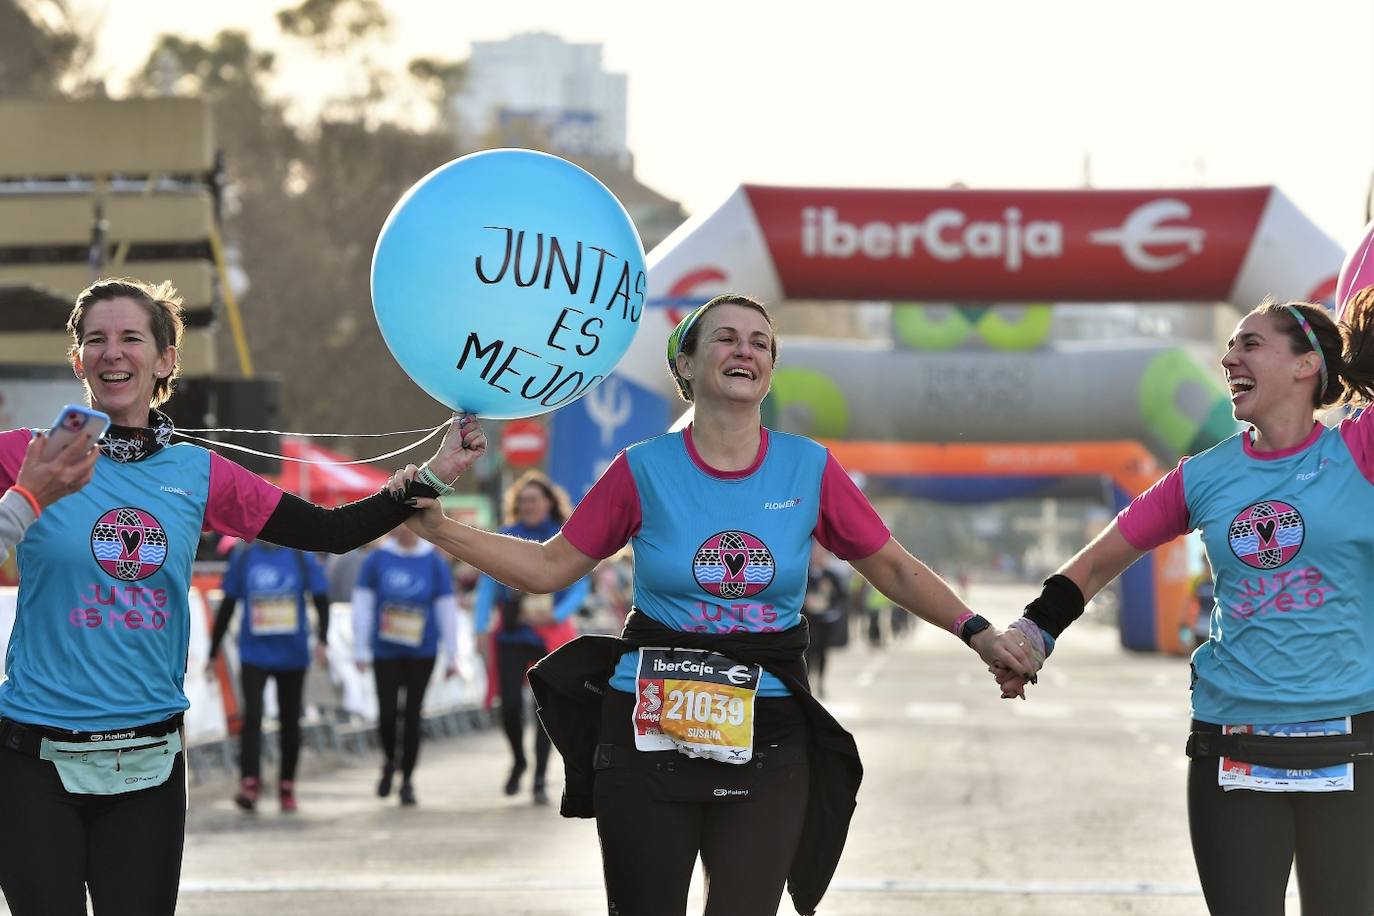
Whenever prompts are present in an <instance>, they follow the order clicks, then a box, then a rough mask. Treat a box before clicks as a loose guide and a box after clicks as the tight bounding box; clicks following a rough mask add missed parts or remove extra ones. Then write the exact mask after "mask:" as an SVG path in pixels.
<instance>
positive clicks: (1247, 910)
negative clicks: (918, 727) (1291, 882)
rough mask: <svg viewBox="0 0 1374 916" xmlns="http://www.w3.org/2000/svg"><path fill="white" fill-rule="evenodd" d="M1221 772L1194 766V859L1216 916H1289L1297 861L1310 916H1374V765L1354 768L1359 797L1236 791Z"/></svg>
mask: <svg viewBox="0 0 1374 916" xmlns="http://www.w3.org/2000/svg"><path fill="white" fill-rule="evenodd" d="M1367 715H1368V714H1366V716H1367ZM1366 716H1357V717H1356V720H1355V721H1356V725H1355V729H1356V731H1360V730H1361V726H1362V725H1363V724H1364V723H1361V721H1360V720H1361V719H1365V720H1366V722H1368V721H1369V720H1368V719H1366ZM1370 724H1374V723H1370ZM1193 728H1194V729H1195V730H1201V729H1211V730H1215V728H1216V726H1209V725H1207V724H1205V723H1201V722H1196V721H1195V722H1194V723H1193ZM1292 740H1301V739H1292ZM1218 765H1219V764H1218V761H1217V759H1216V758H1215V757H1212V758H1202V759H1197V760H1192V761H1190V762H1189V767H1188V827H1189V831H1190V832H1191V834H1192V839H1193V860H1194V861H1195V862H1196V863H1197V871H1198V877H1199V878H1200V879H1201V881H1202V892H1203V894H1204V895H1205V896H1206V898H1207V909H1208V910H1209V911H1210V912H1211V913H1212V914H1213V916H1269V914H1273V916H1283V912H1284V894H1285V893H1286V891H1287V887H1288V875H1289V872H1290V871H1292V868H1293V865H1294V862H1295V860H1296V863H1297V870H1298V893H1299V896H1300V898H1301V900H1302V912H1303V913H1304V914H1307V916H1357V914H1358V916H1369V914H1370V913H1374V763H1357V764H1355V791H1353V792H1255V791H1253V790H1249V789H1232V790H1231V791H1230V792H1227V791H1226V790H1225V789H1223V788H1221V787H1220V786H1219V785H1217V769H1218Z"/></svg>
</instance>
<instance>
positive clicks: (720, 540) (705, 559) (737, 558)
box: [692, 531, 777, 598]
mask: <svg viewBox="0 0 1374 916" xmlns="http://www.w3.org/2000/svg"><path fill="white" fill-rule="evenodd" d="M776 572H777V567H776V566H775V565H774V563H773V554H772V553H771V552H770V551H769V550H768V547H767V546H766V545H765V544H764V543H763V541H760V540H759V539H758V538H756V537H754V536H753V535H752V534H748V533H747V532H744V531H722V532H720V534H713V535H711V536H710V537H709V538H707V539H706V541H705V542H704V543H703V544H702V545H701V546H700V547H698V548H697V553H696V558H695V559H693V560H692V577H693V578H694V579H696V580H697V585H700V586H701V587H702V588H703V589H704V590H705V591H706V593H707V594H709V595H712V596H714V597H716V598H748V597H750V596H752V595H757V594H758V593H759V592H761V591H763V590H764V589H765V588H767V587H768V585H769V583H771V582H772V581H773V574H774V573H776Z"/></svg>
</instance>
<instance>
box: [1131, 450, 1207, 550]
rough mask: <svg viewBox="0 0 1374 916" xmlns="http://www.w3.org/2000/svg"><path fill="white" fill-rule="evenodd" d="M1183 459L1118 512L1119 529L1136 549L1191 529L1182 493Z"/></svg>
mask: <svg viewBox="0 0 1374 916" xmlns="http://www.w3.org/2000/svg"><path fill="white" fill-rule="evenodd" d="M1187 460H1188V459H1187V458H1184V459H1183V461H1187ZM1183 461H1180V462H1179V463H1178V467H1176V468H1174V469H1173V470H1171V471H1170V472H1169V473H1167V474H1165V475H1164V476H1163V477H1161V478H1159V480H1157V481H1155V484H1154V486H1152V487H1150V489H1148V490H1146V491H1145V492H1144V493H1141V494H1140V495H1139V496H1137V497H1136V498H1135V499H1133V500H1131V504H1130V505H1129V506H1127V507H1126V508H1124V509H1122V510H1121V511H1120V512H1118V513H1117V514H1116V526H1117V529H1118V530H1119V531H1120V532H1121V536H1122V537H1124V538H1125V539H1126V543H1128V544H1130V545H1131V546H1132V547H1134V548H1135V549H1136V550H1154V549H1155V548H1156V547H1158V546H1159V545H1160V544H1167V543H1168V542H1170V541H1172V540H1173V539H1174V538H1176V537H1179V536H1180V535H1184V534H1187V533H1188V532H1189V531H1191V530H1192V525H1191V524H1190V523H1189V521H1188V502H1187V500H1186V499H1184V496H1183Z"/></svg>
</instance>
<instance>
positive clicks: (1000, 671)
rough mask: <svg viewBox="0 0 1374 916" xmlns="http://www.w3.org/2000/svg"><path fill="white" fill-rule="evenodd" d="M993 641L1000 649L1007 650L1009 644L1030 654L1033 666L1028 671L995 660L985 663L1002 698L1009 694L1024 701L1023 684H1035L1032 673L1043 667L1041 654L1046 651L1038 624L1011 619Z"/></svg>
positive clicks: (1034, 677) (1043, 657)
mask: <svg viewBox="0 0 1374 916" xmlns="http://www.w3.org/2000/svg"><path fill="white" fill-rule="evenodd" d="M997 641H998V642H999V643H1000V644H1001V645H1002V646H1003V647H1004V648H1008V649H1010V647H1011V646H1015V647H1016V648H1017V649H1018V650H1020V651H1022V652H1024V653H1026V654H1028V655H1029V656H1030V659H1031V662H1032V663H1033V665H1034V667H1033V668H1032V669H1031V671H1030V673H1026V672H1024V671H1015V670H1013V669H1012V668H1011V667H1010V666H1008V665H1006V664H1002V663H997V662H992V663H989V665H988V672H989V673H990V674H992V676H993V679H994V680H996V681H997V685H998V686H999V687H1000V688H1001V689H1002V699H1004V700H1010V699H1012V698H1013V697H1020V698H1021V699H1023V700H1024V699H1025V698H1026V685H1027V684H1034V683H1036V672H1038V671H1039V670H1040V669H1041V668H1043V667H1044V666H1045V657H1046V655H1047V654H1048V653H1047V651H1046V646H1045V636H1044V634H1043V633H1041V632H1040V627H1039V626H1037V625H1036V624H1035V623H1034V622H1032V621H1030V620H1027V619H1026V618H1024V617H1022V618H1020V619H1018V620H1015V621H1013V622H1012V623H1011V625H1010V626H1008V627H1007V629H1006V631H1005V632H1003V633H1001V634H999V635H998V636H997Z"/></svg>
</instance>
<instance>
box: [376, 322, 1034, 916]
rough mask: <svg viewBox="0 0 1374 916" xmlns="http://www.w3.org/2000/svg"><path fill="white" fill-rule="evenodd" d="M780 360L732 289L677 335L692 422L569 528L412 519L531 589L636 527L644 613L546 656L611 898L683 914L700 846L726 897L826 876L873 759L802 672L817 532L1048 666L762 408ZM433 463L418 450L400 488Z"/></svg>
mask: <svg viewBox="0 0 1374 916" xmlns="http://www.w3.org/2000/svg"><path fill="white" fill-rule="evenodd" d="M776 357H777V341H776V338H775V336H774V333H773V325H772V320H771V318H770V317H769V315H768V312H767V310H766V309H765V308H764V307H763V306H762V305H761V304H759V303H758V302H755V301H754V300H752V299H748V298H747V297H743V296H721V297H717V298H716V299H713V300H711V301H710V302H708V303H706V304H705V305H703V306H701V307H700V308H698V309H696V310H695V311H693V312H692V313H691V314H689V315H688V316H687V317H686V318H685V319H684V320H683V322H682V323H681V324H679V325H678V327H677V329H676V330H675V331H674V332H673V334H672V336H671V337H670V339H669V344H668V359H669V367H670V369H671V371H672V373H673V376H674V378H675V380H676V381H677V383H678V385H679V387H680V389H681V390H682V393H683V396H684V398H685V399H686V400H689V401H691V402H692V404H693V405H694V408H695V412H694V418H693V420H692V422H691V424H689V425H688V426H687V427H686V428H685V429H683V430H682V431H680V432H673V433H668V434H666V435H662V436H658V437H655V438H653V439H649V440H647V441H645V442H641V443H638V444H636V445H633V446H631V447H630V448H628V449H626V450H625V451H624V452H623V453H621V454H620V455H619V456H617V457H616V459H615V461H614V462H612V464H611V466H610V467H609V468H608V469H607V470H606V472H605V473H604V474H603V475H602V476H601V478H600V479H599V480H598V481H597V483H596V484H595V485H594V486H593V487H592V490H591V491H590V492H589V493H588V494H587V496H586V497H585V498H584V499H583V500H582V502H581V503H580V504H579V505H578V507H577V509H576V510H575V511H574V512H573V515H572V517H571V518H570V519H569V520H568V522H567V524H565V525H564V526H563V529H562V530H561V531H560V532H559V533H558V534H555V535H554V536H553V537H551V538H549V539H548V540H545V541H544V542H542V543H536V542H533V541H526V540H522V539H520V538H514V537H509V536H504V535H500V534H496V533H492V532H487V531H481V530H478V529H475V528H471V527H468V526H465V525H462V524H459V523H458V522H455V521H453V520H451V519H447V518H445V517H444V516H443V514H442V511H441V510H440V509H439V507H438V504H437V502H436V501H423V502H420V503H419V504H421V505H423V506H424V507H425V508H426V511H425V512H424V513H422V515H421V516H420V517H417V518H416V519H415V520H413V521H412V522H410V523H408V524H410V525H413V526H414V527H415V528H416V529H417V530H419V531H421V533H423V534H424V536H425V537H427V538H429V539H430V540H433V541H434V542H435V543H436V544H438V545H439V546H441V547H443V548H444V549H445V550H447V551H448V552H449V553H451V554H454V555H455V556H457V557H459V558H460V559H463V560H465V561H467V562H469V563H471V564H472V565H474V566H476V567H477V568H478V569H481V570H482V571H484V572H485V573H486V574H487V575H489V576H492V577H493V578H496V579H498V580H500V581H502V582H504V583H506V584H507V585H509V586H511V587H512V588H517V589H519V590H521V591H524V592H529V593H534V594H540V593H542V594H548V593H551V592H555V591H558V590H559V589H561V588H565V587H567V586H568V585H569V584H571V583H572V582H575V581H576V580H578V579H580V578H582V577H584V576H586V575H587V574H588V573H590V572H591V571H592V569H593V568H594V567H595V566H596V564H597V563H598V561H599V560H600V559H602V558H605V557H608V556H611V555H612V554H614V553H616V552H617V551H618V550H620V549H621V548H622V547H623V546H624V545H625V544H626V543H629V544H631V545H632V547H633V551H634V579H635V582H634V604H635V610H634V611H632V612H631V614H630V615H629V619H628V620H627V623H626V627H625V631H624V633H623V634H622V638H621V639H613V638H610V637H590V636H584V637H580V638H578V639H576V640H574V641H573V642H571V643H569V644H568V645H566V646H564V647H563V648H562V649H560V650H558V651H557V652H554V653H553V654H551V655H550V656H548V657H547V658H545V659H543V660H542V661H540V662H539V663H538V664H537V665H536V666H535V667H534V669H533V670H532V671H531V683H532V685H534V686H535V693H536V697H538V698H539V701H540V718H541V721H543V722H544V724H545V726H546V727H547V728H548V730H549V734H550V737H551V738H552V739H553V741H554V743H555V745H556V746H558V747H559V750H560V753H561V754H562V756H563V763H564V770H565V775H566V777H567V780H566V783H565V786H564V793H563V802H562V806H561V812H562V813H563V814H565V815H568V816H578V817H591V816H595V818H596V822H597V832H598V835H599V837H600V841H601V850H602V860H603V863H604V867H605V878H606V894H607V900H608V903H609V906H610V909H611V911H612V912H616V913H635V914H648V913H654V914H657V913H681V912H683V910H684V908H685V906H686V899H687V889H688V883H689V882H690V880H691V875H692V871H693V867H694V865H695V863H696V861H697V859H698V857H700V859H701V861H702V864H703V867H704V870H705V874H706V878H707V901H706V910H707V912H710V913H727V912H728V913H751V914H753V913H772V912H775V911H776V909H777V906H778V901H779V899H780V897H781V895H782V892H783V886H784V884H785V883H787V884H789V885H790V889H791V892H792V896H793V901H794V904H795V905H796V907H797V909H798V912H813V911H814V909H815V906H816V904H817V903H818V902H819V900H820V898H821V896H822V895H823V893H824V891H825V888H826V886H827V884H828V883H829V880H830V876H831V875H832V874H833V873H834V869H835V867H836V865H837V864H838V861H839V857H840V853H841V850H842V849H843V846H844V838H845V835H846V833H847V830H848V826H849V817H850V814H851V813H852V811H853V808H854V798H855V793H856V792H857V790H858V784H859V779H860V777H861V774H862V767H861V765H860V762H859V759H858V751H857V748H856V747H855V745H854V741H853V737H852V736H851V735H849V733H848V732H846V731H844V729H843V728H842V727H840V726H839V724H838V723H836V722H835V720H834V718H833V717H831V716H830V715H829V713H828V712H827V711H826V710H825V709H824V707H822V706H821V705H820V703H818V702H817V701H816V700H815V699H814V698H813V697H812V695H811V694H810V692H809V691H808V688H807V677H806V666H805V660H804V652H805V648H806V628H805V625H804V623H803V622H802V616H801V611H802V604H803V601H804V598H805V593H806V578H807V576H806V572H807V567H808V565H809V558H810V553H811V542H812V539H813V538H814V539H815V540H817V541H819V542H820V543H821V544H822V545H823V546H825V547H826V548H827V549H829V550H830V551H831V552H832V553H834V554H835V555H836V556H837V557H840V558H842V559H846V560H848V561H849V562H850V563H851V564H853V565H854V566H855V568H856V569H857V570H858V571H859V572H860V573H861V574H863V575H864V576H865V577H866V578H867V579H868V580H869V581H870V582H872V583H873V584H874V585H875V586H876V587H878V588H879V589H881V590H882V591H883V592H884V593H885V594H887V595H888V596H889V597H890V598H892V600H893V601H894V602H896V603H897V604H899V605H901V606H902V607H905V608H909V609H910V610H911V611H912V612H913V613H916V614H918V615H920V616H922V617H924V618H925V619H927V620H929V621H931V622H933V623H936V624H938V625H940V626H941V627H944V628H947V629H951V630H953V631H955V632H956V633H958V634H959V635H960V636H961V637H963V638H964V639H965V641H966V642H967V643H968V644H969V645H971V646H972V647H973V648H974V649H975V651H977V652H978V653H979V655H980V656H981V657H982V658H983V660H984V662H986V663H988V664H992V663H993V662H997V663H1000V664H1005V665H1007V666H1008V667H1010V668H1011V669H1013V670H1015V671H1019V672H1026V673H1030V672H1031V671H1032V670H1033V662H1032V659H1031V657H1030V655H1029V653H1028V650H1027V648H1026V647H1025V646H1021V645H1018V644H1017V643H1016V642H1012V643H1010V644H1008V645H1003V644H1001V643H999V642H997V640H996V639H995V636H996V631H995V630H994V629H993V628H992V627H991V625H990V624H989V623H988V622H987V621H986V620H984V619H982V618H981V617H977V616H976V615H974V614H973V613H972V612H971V611H969V610H968V609H967V608H966V607H965V606H964V604H963V602H961V601H960V600H959V598H958V597H957V596H956V595H955V594H954V592H953V591H952V590H951V589H950V588H949V587H948V586H947V585H946V584H945V583H944V582H943V581H941V579H940V578H939V576H937V575H935V574H934V573H933V572H932V571H931V570H930V569H929V568H928V567H927V566H925V564H923V563H921V562H920V561H919V560H917V559H916V558H915V557H913V556H912V555H911V554H910V553H908V552H907V551H906V550H904V549H903V548H902V546H901V545H900V544H898V543H897V541H896V540H894V539H893V538H892V536H891V534H890V532H889V531H888V530H887V527H886V526H885V525H884V524H883V523H882V520H881V519H880V518H878V515H877V513H876V512H875V511H874V510H873V507H872V506H871V505H870V504H869V503H868V500H867V499H866V498H865V497H864V496H863V494H862V493H861V492H859V490H858V488H857V487H856V486H855V485H854V483H853V482H852V481H851V480H850V478H849V476H848V475H847V474H846V473H845V472H844V469H843V468H841V467H840V466H839V464H838V462H836V461H835V459H834V458H833V457H832V456H831V455H830V454H829V453H828V452H827V450H826V449H825V448H824V447H822V446H821V445H819V444H818V443H815V442H812V441H811V440H809V439H806V438H803V437H801V436H792V435H787V434H783V433H778V432H774V431H772V430H768V429H766V428H765V427H763V426H762V424H761V404H762V401H763V397H764V395H765V394H766V393H767V391H768V389H769V385H770V383H771V381H772V375H773V365H774V361H775V359H776ZM460 425H461V426H462V427H463V428H464V429H465V430H466V432H465V433H464V438H463V442H464V445H465V447H466V449H467V451H466V452H465V454H466V455H467V456H468V457H469V458H470V459H472V460H476V459H477V458H478V457H479V456H480V455H481V454H482V453H483V452H484V451H485V449H486V438H485V436H484V435H483V434H482V432H481V429H480V427H479V426H478V424H476V423H475V422H474V421H472V420H464V419H460ZM450 467H451V466H450ZM438 474H439V472H438V471H429V470H428V469H426V470H421V469H417V468H414V467H410V468H407V469H406V470H405V471H402V472H399V473H398V474H397V475H396V476H394V477H393V478H392V483H391V486H392V488H393V489H401V488H404V487H407V486H408V482H409V481H410V480H411V479H412V478H413V477H415V476H417V475H418V477H419V478H420V480H421V481H422V482H426V481H433V480H434V478H435V477H436V476H438ZM440 483H443V481H440ZM993 645H996V646H997V649H996V651H995V652H992V651H989V647H990V646H993ZM608 671H610V672H611V673H610V676H609V678H608V677H607V672H608ZM541 672H542V674H541ZM546 687H547V690H546V689H545V688H546Z"/></svg>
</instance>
